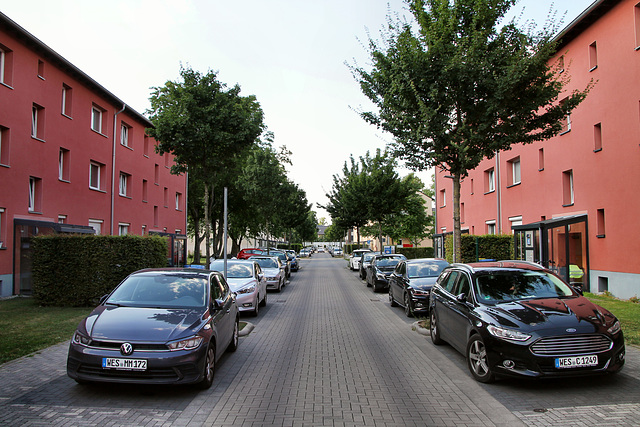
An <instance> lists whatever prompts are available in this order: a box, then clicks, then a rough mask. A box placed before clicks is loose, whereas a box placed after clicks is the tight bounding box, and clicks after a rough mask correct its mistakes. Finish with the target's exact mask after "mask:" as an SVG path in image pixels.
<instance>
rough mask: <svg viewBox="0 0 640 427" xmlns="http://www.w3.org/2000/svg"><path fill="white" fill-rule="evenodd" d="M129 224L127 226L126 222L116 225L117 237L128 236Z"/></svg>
mask: <svg viewBox="0 0 640 427" xmlns="http://www.w3.org/2000/svg"><path fill="white" fill-rule="evenodd" d="M130 226H131V224H127V223H126V222H120V223H118V236H126V235H127V234H129V227H130Z"/></svg>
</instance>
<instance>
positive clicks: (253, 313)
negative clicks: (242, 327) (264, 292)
mask: <svg viewBox="0 0 640 427" xmlns="http://www.w3.org/2000/svg"><path fill="white" fill-rule="evenodd" d="M253 306H254V307H255V308H254V309H253V312H251V315H252V316H253V317H258V312H259V311H260V308H259V307H260V295H258V296H256V300H255V302H254V303H253Z"/></svg>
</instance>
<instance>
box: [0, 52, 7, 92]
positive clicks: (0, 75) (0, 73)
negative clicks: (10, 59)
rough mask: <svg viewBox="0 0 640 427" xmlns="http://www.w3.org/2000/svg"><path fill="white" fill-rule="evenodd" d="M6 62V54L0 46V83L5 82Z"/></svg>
mask: <svg viewBox="0 0 640 427" xmlns="http://www.w3.org/2000/svg"><path fill="white" fill-rule="evenodd" d="M5 64H6V54H5V52H4V49H2V47H0V83H5V81H4V67H5Z"/></svg>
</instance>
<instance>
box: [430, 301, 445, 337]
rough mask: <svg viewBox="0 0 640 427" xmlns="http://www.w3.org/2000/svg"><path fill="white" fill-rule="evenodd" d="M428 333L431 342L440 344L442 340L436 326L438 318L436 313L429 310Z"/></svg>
mask: <svg viewBox="0 0 640 427" xmlns="http://www.w3.org/2000/svg"><path fill="white" fill-rule="evenodd" d="M429 320H430V321H429V334H430V335H431V342H432V343H434V344H435V345H442V344H444V341H443V340H442V338H440V330H439V326H438V318H437V317H436V313H435V312H434V311H433V310H431V316H429Z"/></svg>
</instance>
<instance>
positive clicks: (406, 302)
mask: <svg viewBox="0 0 640 427" xmlns="http://www.w3.org/2000/svg"><path fill="white" fill-rule="evenodd" d="M404 314H406V315H407V317H413V310H411V302H410V301H409V294H408V293H406V292H405V294H404Z"/></svg>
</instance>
